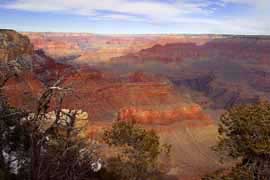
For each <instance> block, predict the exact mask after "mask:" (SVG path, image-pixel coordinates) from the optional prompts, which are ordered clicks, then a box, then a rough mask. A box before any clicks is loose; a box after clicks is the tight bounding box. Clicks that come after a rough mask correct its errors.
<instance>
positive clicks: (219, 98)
mask: <svg viewBox="0 0 270 180" xmlns="http://www.w3.org/2000/svg"><path fill="white" fill-rule="evenodd" d="M269 50H270V37H268V36H231V35H98V34H87V33H34V32H23V33H21V34H19V33H17V32H15V31H12V30H1V31H0V60H1V64H10V63H13V64H14V63H15V64H16V66H15V67H17V68H16V72H17V71H18V72H17V73H16V75H15V76H13V77H12V78H10V79H8V80H7V82H6V85H5V86H4V88H3V93H4V94H5V95H6V96H7V98H8V102H9V103H10V104H11V105H13V106H15V107H20V108H22V109H24V110H25V111H31V110H33V108H34V107H35V106H36V103H37V99H38V98H39V97H40V95H41V94H42V92H43V91H44V90H45V89H46V87H48V86H50V85H52V84H53V82H55V81H56V80H57V79H59V78H62V79H63V82H62V86H64V87H69V88H71V89H72V94H71V95H69V96H66V97H65V99H64V102H63V103H64V107H63V108H65V109H80V110H81V111H82V112H85V113H87V114H88V117H87V118H88V124H87V125H86V126H87V133H88V134H89V137H97V136H98V134H99V133H102V130H103V129H104V128H105V127H110V125H111V124H112V123H113V122H114V121H130V120H131V121H134V122H136V123H138V124H140V125H141V126H143V127H145V128H148V129H153V130H155V131H156V132H158V134H159V135H160V137H161V140H162V142H166V143H170V144H172V159H173V160H172V165H171V166H172V167H171V170H170V171H169V174H170V175H173V176H175V177H178V178H182V179H187V180H188V179H196V178H199V177H200V176H203V175H204V174H206V173H209V172H212V171H214V170H217V169H220V168H223V167H224V166H226V165H222V164H220V163H219V162H218V157H217V156H216V154H215V153H214V152H212V150H211V146H213V145H214V144H215V143H216V140H217V125H216V124H217V123H218V118H219V116H220V114H221V113H222V112H224V110H226V109H229V108H231V107H233V106H235V105H240V104H247V103H254V102H257V101H260V100H264V99H268V100H269V99H270V94H269V93H270V86H269V79H270V71H269V69H270V51H269ZM17 69H18V70H17ZM4 74H5V69H4V68H1V78H3V77H4ZM26 102H27V103H26Z"/></svg>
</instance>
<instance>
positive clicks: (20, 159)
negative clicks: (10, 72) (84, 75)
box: [0, 78, 170, 180]
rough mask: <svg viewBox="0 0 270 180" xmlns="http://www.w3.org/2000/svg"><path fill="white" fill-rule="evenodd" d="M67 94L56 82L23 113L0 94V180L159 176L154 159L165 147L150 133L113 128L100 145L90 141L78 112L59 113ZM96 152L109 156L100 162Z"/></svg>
mask: <svg viewBox="0 0 270 180" xmlns="http://www.w3.org/2000/svg"><path fill="white" fill-rule="evenodd" d="M7 79H8V78H4V79H1V81H2V82H1V87H3V86H4V84H5V82H6V81H7ZM70 92H71V91H70V89H68V88H64V87H61V80H58V81H57V82H55V83H54V84H53V85H52V86H50V87H48V88H47V89H46V91H45V92H44V93H43V94H42V96H41V97H40V98H39V99H38V101H37V106H36V108H35V109H33V111H32V112H25V111H21V110H19V109H16V108H13V107H11V106H10V105H9V104H8V103H7V101H6V98H5V97H4V96H3V95H2V94H1V89H0V134H1V136H0V142H1V143H0V180H29V179H31V180H86V179H87V180H91V179H93V180H114V179H115V180H145V179H148V178H155V177H158V175H160V174H161V171H160V169H159V166H158V159H159V156H160V154H161V153H162V152H165V151H166V153H167V154H169V149H170V146H168V145H166V146H163V145H161V144H160V141H159V137H158V136H157V134H156V133H155V132H154V131H147V130H144V129H143V128H141V127H139V126H137V125H136V124H134V123H130V122H116V123H115V124H114V125H113V127H112V128H111V129H108V130H106V131H105V132H104V135H103V138H102V141H101V142H99V143H97V142H96V141H93V140H90V139H89V138H88V137H87V136H86V135H85V134H84V133H83V132H84V128H85V127H87V122H77V121H78V119H76V117H77V114H78V111H76V110H63V108H62V106H63V104H62V102H63V99H64V98H65V96H66V95H70ZM25 103H27V102H25ZM51 104H54V106H53V107H54V109H52V107H50V106H51ZM78 124H79V126H78ZM100 146H102V148H103V149H106V150H108V151H111V152H112V151H113V152H114V153H113V154H112V155H111V156H109V157H107V158H105V157H102V156H100V154H99V150H100V149H99V148H100Z"/></svg>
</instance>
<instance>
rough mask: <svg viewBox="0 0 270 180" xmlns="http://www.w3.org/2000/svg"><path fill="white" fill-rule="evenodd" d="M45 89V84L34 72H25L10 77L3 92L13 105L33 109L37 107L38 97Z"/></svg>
mask: <svg viewBox="0 0 270 180" xmlns="http://www.w3.org/2000/svg"><path fill="white" fill-rule="evenodd" d="M43 90H44V86H43V84H42V83H41V82H40V81H39V80H38V79H37V78H36V77H35V76H34V74H32V73H29V72H25V73H23V74H20V76H17V77H12V78H11V79H9V80H8V81H7V83H6V84H5V86H4V87H3V94H4V95H5V96H6V97H7V100H8V103H9V104H10V105H11V106H14V107H18V108H20V109H23V110H33V109H35V108H36V105H37V104H36V103H37V99H38V97H40V95H41V93H42V91H43Z"/></svg>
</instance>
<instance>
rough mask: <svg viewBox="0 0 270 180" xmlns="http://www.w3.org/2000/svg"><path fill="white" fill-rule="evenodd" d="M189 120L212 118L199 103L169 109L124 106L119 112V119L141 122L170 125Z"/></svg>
mask: <svg viewBox="0 0 270 180" xmlns="http://www.w3.org/2000/svg"><path fill="white" fill-rule="evenodd" d="M187 120H189V121H209V120H210V119H209V117H208V116H207V114H206V113H204V112H203V110H202V109H201V107H199V106H198V105H190V106H184V105H183V106H182V107H177V108H171V109H169V110H163V109H160V110H143V109H139V108H123V109H121V110H120V111H119V113H118V121H132V122H135V123H139V124H151V125H168V124H173V123H175V122H181V121H187ZM209 122H210V121H209Z"/></svg>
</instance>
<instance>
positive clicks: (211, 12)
mask: <svg viewBox="0 0 270 180" xmlns="http://www.w3.org/2000/svg"><path fill="white" fill-rule="evenodd" d="M0 29H15V30H17V31H31V32H88V33H99V34H243V35H244V34H249V35H270V0H0Z"/></svg>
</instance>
